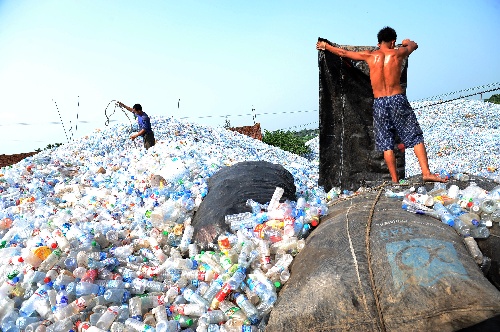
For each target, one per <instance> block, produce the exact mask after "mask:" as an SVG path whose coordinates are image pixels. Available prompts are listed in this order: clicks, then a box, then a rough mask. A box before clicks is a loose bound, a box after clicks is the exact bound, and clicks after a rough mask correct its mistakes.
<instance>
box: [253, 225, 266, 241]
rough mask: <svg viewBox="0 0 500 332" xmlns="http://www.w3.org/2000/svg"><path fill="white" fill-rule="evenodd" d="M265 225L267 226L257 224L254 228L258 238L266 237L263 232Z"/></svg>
mask: <svg viewBox="0 0 500 332" xmlns="http://www.w3.org/2000/svg"><path fill="white" fill-rule="evenodd" d="M264 227H266V226H265V225H264V224H258V225H257V226H255V228H254V229H253V232H254V234H255V235H256V236H257V237H258V238H261V239H263V238H264V234H263V230H264Z"/></svg>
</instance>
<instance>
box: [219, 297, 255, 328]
mask: <svg viewBox="0 0 500 332" xmlns="http://www.w3.org/2000/svg"><path fill="white" fill-rule="evenodd" d="M219 307H220V310H222V311H223V312H224V314H225V315H226V316H227V317H228V318H229V319H234V320H237V321H240V322H242V323H243V324H250V321H249V319H248V317H247V316H246V315H245V313H244V312H243V311H242V310H241V309H240V308H239V307H238V306H237V305H235V304H234V303H232V302H231V301H228V300H224V301H222V302H221V303H220V304H219Z"/></svg>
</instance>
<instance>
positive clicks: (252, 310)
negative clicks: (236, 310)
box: [234, 293, 259, 325]
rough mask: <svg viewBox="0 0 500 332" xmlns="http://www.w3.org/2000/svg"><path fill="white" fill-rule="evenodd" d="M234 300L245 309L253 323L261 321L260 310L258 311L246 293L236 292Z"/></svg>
mask: <svg viewBox="0 0 500 332" xmlns="http://www.w3.org/2000/svg"><path fill="white" fill-rule="evenodd" d="M234 301H235V302H236V304H237V305H238V307H240V308H241V310H243V312H244V313H245V314H246V316H247V317H248V319H249V320H250V323H251V324H252V325H254V324H257V323H258V322H259V312H258V311H257V308H256V307H255V306H254V305H253V304H252V303H251V302H250V300H248V299H247V297H246V296H245V295H244V294H242V293H235V294H234Z"/></svg>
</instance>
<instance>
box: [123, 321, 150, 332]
mask: <svg viewBox="0 0 500 332" xmlns="http://www.w3.org/2000/svg"><path fill="white" fill-rule="evenodd" d="M125 326H127V327H130V328H131V329H132V330H134V331H137V332H156V329H155V328H154V327H152V326H150V325H147V324H144V323H143V322H141V321H139V320H137V319H134V318H127V320H126V321H125Z"/></svg>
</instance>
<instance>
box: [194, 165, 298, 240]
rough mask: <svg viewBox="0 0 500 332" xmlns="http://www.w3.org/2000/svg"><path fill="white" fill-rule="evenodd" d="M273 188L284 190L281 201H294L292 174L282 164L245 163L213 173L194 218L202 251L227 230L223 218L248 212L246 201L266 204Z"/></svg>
mask: <svg viewBox="0 0 500 332" xmlns="http://www.w3.org/2000/svg"><path fill="white" fill-rule="evenodd" d="M276 187H280V188H282V189H283V190H284V192H283V195H282V197H281V200H280V201H281V202H284V201H285V200H287V199H288V200H290V201H296V200H297V199H296V196H295V192H296V188H295V183H294V179H293V175H292V174H291V173H290V172H289V171H287V170H286V169H285V168H284V167H283V166H281V165H277V164H273V163H270V162H267V161H245V162H241V163H237V164H235V165H233V166H230V167H225V168H223V169H221V170H220V171H218V172H217V173H215V174H214V175H213V176H212V177H211V178H210V179H209V181H208V194H207V195H206V196H205V198H204V199H203V202H202V203H201V204H200V206H199V208H198V210H197V211H196V213H195V215H194V217H193V221H192V225H193V226H194V229H195V234H196V235H195V242H196V243H197V244H198V245H200V247H201V248H206V247H207V246H209V244H211V243H215V242H216V239H217V237H218V235H219V234H221V233H224V232H226V231H229V225H227V224H226V223H225V216H226V215H231V214H237V213H242V212H251V208H250V207H248V206H247V205H246V202H247V200H248V199H252V200H254V201H256V202H258V203H260V204H266V203H268V202H269V201H271V198H272V196H273V193H274V191H275V190H276Z"/></svg>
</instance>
